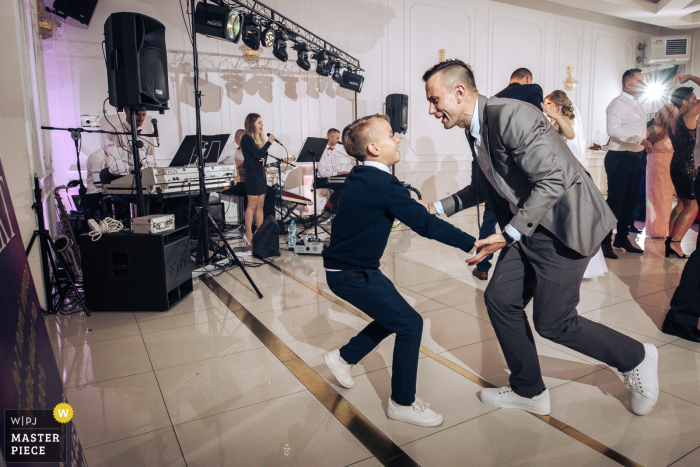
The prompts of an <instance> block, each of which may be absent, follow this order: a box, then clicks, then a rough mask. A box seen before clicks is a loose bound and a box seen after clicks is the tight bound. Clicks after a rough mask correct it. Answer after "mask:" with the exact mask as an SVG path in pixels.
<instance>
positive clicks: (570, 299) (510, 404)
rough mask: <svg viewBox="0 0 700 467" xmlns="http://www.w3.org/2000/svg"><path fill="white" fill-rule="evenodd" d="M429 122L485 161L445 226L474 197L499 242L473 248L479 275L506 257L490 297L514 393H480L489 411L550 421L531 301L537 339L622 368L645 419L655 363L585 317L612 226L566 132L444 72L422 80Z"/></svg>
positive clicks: (455, 198) (447, 66)
mask: <svg viewBox="0 0 700 467" xmlns="http://www.w3.org/2000/svg"><path fill="white" fill-rule="evenodd" d="M423 80H424V81H425V91H426V97H427V99H428V102H429V103H430V109H429V112H430V114H431V115H434V116H435V118H438V119H440V120H441V121H442V123H443V125H444V127H445V128H446V129H449V128H453V127H455V126H459V127H460V128H463V129H464V130H465V131H466V134H467V140H468V142H469V146H470V148H471V151H472V154H473V156H474V158H475V159H476V161H477V163H478V164H477V168H478V171H477V173H476V175H475V183H473V184H470V185H469V186H467V187H466V188H464V189H462V190H460V191H459V192H457V193H455V194H453V195H451V196H449V197H447V198H445V199H443V200H441V201H438V202H436V203H435V208H436V209H437V210H438V211H440V210H442V211H444V212H445V213H446V214H447V215H448V216H450V215H452V214H454V213H456V212H459V211H461V210H463V209H467V208H470V207H472V206H474V205H475V204H476V203H477V202H478V197H479V196H478V194H481V195H482V196H484V197H485V198H486V200H487V201H488V203H489V204H490V205H491V207H492V208H493V211H494V214H495V215H496V218H497V219H498V222H499V224H500V226H501V230H502V233H498V234H494V235H492V236H491V237H489V238H487V239H485V240H479V241H477V242H476V246H477V248H478V249H479V252H478V253H477V255H476V256H475V257H474V258H472V259H470V260H468V261H467V264H470V265H471V264H476V263H478V262H479V261H481V259H483V258H484V257H486V256H487V255H489V254H492V253H495V252H496V251H498V250H501V249H502V251H501V252H500V255H499V258H498V263H496V269H495V271H494V273H493V278H492V280H491V282H490V283H489V285H488V287H487V288H486V292H485V294H484V298H485V301H486V308H487V310H488V314H489V317H490V319H491V324H492V325H493V328H494V331H495V332H496V336H497V337H498V341H499V343H500V345H501V349H502V350H503V354H504V356H505V358H506V362H507V363H508V368H509V369H510V371H511V375H510V385H509V386H505V387H502V388H496V389H484V390H482V391H481V395H480V398H481V400H482V402H484V403H486V404H489V405H492V406H495V407H507V408H518V409H522V410H527V411H528V412H532V413H536V414H540V415H547V414H549V413H550V412H551V405H550V401H549V390H548V389H547V388H546V387H545V385H544V381H543V380H542V373H541V371H540V364H539V359H538V356H537V349H536V348H535V341H534V339H533V337H532V331H531V330H530V325H529V324H528V322H527V316H526V314H525V311H524V309H525V307H526V306H527V304H528V303H529V302H530V300H533V303H534V310H533V321H534V327H535V330H537V332H538V333H539V334H540V335H541V336H542V337H545V338H547V339H550V340H552V341H553V342H556V343H558V344H561V345H563V346H565V347H569V348H571V349H573V350H576V351H577V352H581V353H583V354H584V355H587V356H590V357H593V358H595V359H596V360H600V361H602V362H605V363H606V364H608V365H610V366H611V367H613V368H617V369H618V370H619V371H620V372H622V373H623V374H624V376H625V384H626V385H627V388H628V389H629V391H630V402H631V408H632V411H633V412H634V413H635V414H637V415H646V414H647V413H649V412H650V411H651V410H652V408H653V407H654V405H655V404H656V400H657V398H658V395H659V386H658V376H657V361H658V352H657V350H656V347H654V346H653V345H652V344H642V343H640V342H638V341H636V340H634V339H632V338H630V337H628V336H626V335H624V334H622V333H620V332H617V331H615V330H613V329H610V328H608V327H607V326H604V325H602V324H600V323H597V322H594V321H590V320H587V319H585V318H583V317H581V316H579V315H578V313H577V311H576V306H577V305H578V302H579V293H580V287H581V280H582V279H583V273H584V271H585V270H586V266H587V265H588V262H589V260H590V258H591V257H592V256H593V255H594V254H595V253H596V251H597V250H598V249H599V245H600V241H601V240H602V239H603V238H604V237H605V235H606V234H607V233H608V232H609V231H610V229H611V228H612V226H613V225H614V224H615V222H616V219H615V217H614V216H613V213H612V212H611V211H610V209H609V208H608V206H607V205H606V203H605V200H604V199H603V196H602V195H601V194H600V191H599V190H598V188H597V187H596V186H595V184H594V183H593V180H592V179H591V177H590V175H589V174H588V172H586V170H585V169H584V167H583V166H582V165H581V164H580V163H579V162H578V160H576V157H575V156H574V155H573V154H572V153H571V150H569V148H568V146H567V145H566V143H565V142H564V141H563V140H562V138H561V136H559V133H557V131H556V130H555V129H554V127H553V126H552V125H551V124H550V123H549V121H548V119H547V118H546V117H545V116H544V114H543V113H542V112H541V111H540V110H539V109H537V108H535V107H533V106H531V105H528V104H526V103H523V102H520V101H516V100H512V99H500V98H497V97H492V98H490V99H489V98H487V97H486V96H481V95H479V91H478V90H477V88H476V83H475V81H474V74H473V72H472V70H471V68H470V67H469V65H467V64H465V63H464V62H461V61H459V60H448V61H446V62H442V63H439V64H438V65H435V66H434V67H433V68H431V69H430V70H428V71H427V72H426V73H425V75H423Z"/></svg>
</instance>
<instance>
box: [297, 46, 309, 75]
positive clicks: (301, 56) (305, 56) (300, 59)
mask: <svg viewBox="0 0 700 467" xmlns="http://www.w3.org/2000/svg"><path fill="white" fill-rule="evenodd" d="M293 49H294V50H296V51H297V65H299V68H301V69H302V70H305V71H309V70H310V69H311V64H310V63H309V52H308V50H307V49H306V45H305V44H296V45H295V46H294V47H293Z"/></svg>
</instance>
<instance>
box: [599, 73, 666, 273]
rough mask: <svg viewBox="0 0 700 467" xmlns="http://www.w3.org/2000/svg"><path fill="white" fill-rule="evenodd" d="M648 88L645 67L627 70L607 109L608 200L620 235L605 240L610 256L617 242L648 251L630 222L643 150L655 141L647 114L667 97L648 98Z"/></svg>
mask: <svg viewBox="0 0 700 467" xmlns="http://www.w3.org/2000/svg"><path fill="white" fill-rule="evenodd" d="M674 82H675V80H674ZM646 89H647V83H646V80H645V79H644V75H643V74H642V70H640V69H638V68H632V69H630V70H627V71H625V73H624V74H623V75H622V94H620V95H619V96H617V97H616V98H615V99H613V101H612V102H611V103H610V105H608V108H607V109H606V114H607V121H606V127H607V131H608V135H609V136H610V143H609V150H608V153H607V154H606V155H605V173H606V174H607V176H608V199H607V202H608V206H610V209H611V210H612V212H613V214H614V215H615V217H616V218H617V235H616V236H615V242H614V243H613V242H612V231H610V233H609V234H608V235H607V236H606V237H605V238H604V239H603V241H602V242H601V248H602V250H603V255H604V256H605V257H606V258H610V259H617V255H616V254H615V252H614V251H613V246H614V247H615V248H622V249H624V250H626V251H628V252H630V253H643V252H644V251H643V250H642V249H641V248H639V247H638V246H637V244H636V243H633V242H631V241H630V239H629V237H628V236H629V225H630V224H631V223H632V215H633V213H634V208H635V206H636V205H637V201H638V199H639V188H640V185H641V183H642V166H641V162H640V160H639V156H640V154H641V152H642V150H646V151H647V152H651V151H652V144H651V143H650V142H649V141H647V139H646V132H647V115H648V114H653V113H655V112H656V111H657V110H659V109H660V108H661V106H662V105H663V104H664V100H663V99H656V100H652V99H647V97H648V96H645V95H644V93H645V91H646Z"/></svg>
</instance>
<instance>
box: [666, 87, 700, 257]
mask: <svg viewBox="0 0 700 467" xmlns="http://www.w3.org/2000/svg"><path fill="white" fill-rule="evenodd" d="M687 81H693V82H695V83H696V84H698V85H700V78H698V77H696V76H691V75H681V76H680V82H681V83H685V82H687ZM671 103H672V104H673V105H674V106H676V108H677V109H678V116H677V117H676V118H674V119H672V120H671V125H670V129H669V133H668V135H669V137H670V139H671V144H672V145H673V158H672V159H671V168H670V171H671V181H672V182H673V187H674V188H675V189H676V196H677V197H678V203H677V204H676V207H675V208H673V211H672V212H671V219H670V223H669V235H670V236H669V237H668V238H667V239H666V256H667V257H668V256H671V255H676V256H677V257H679V258H685V257H686V255H685V254H683V250H681V247H680V242H681V240H683V237H684V236H685V234H686V233H687V232H688V229H689V228H690V226H691V225H692V224H693V221H694V220H695V217H696V216H697V214H698V205H697V203H696V202H695V190H694V188H693V184H694V182H695V175H696V174H697V170H696V169H695V158H694V157H693V152H694V150H695V129H696V127H697V118H698V114H699V113H700V101H698V100H697V99H696V97H695V93H693V88H691V87H689V86H684V87H680V88H677V89H676V90H675V91H673V94H672V95H671Z"/></svg>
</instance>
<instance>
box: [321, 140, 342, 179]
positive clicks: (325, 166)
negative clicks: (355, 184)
mask: <svg viewBox="0 0 700 467" xmlns="http://www.w3.org/2000/svg"><path fill="white" fill-rule="evenodd" d="M338 152H339V149H338V145H337V144H336V145H335V147H331V146H328V145H326V149H325V150H324V151H323V155H322V156H321V159H320V160H319V161H318V176H319V177H332V176H334V175H338V172H339V170H338V169H339V167H340V163H339V162H338Z"/></svg>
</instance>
